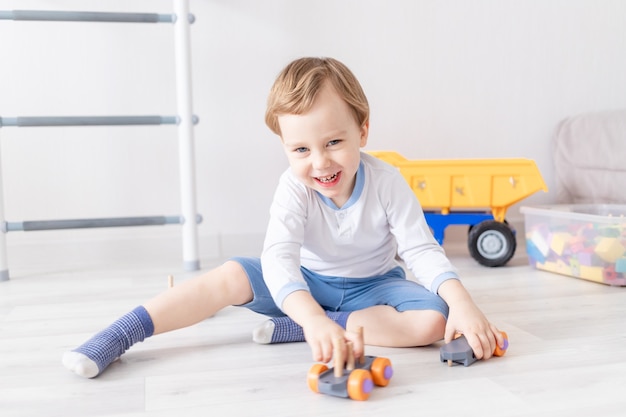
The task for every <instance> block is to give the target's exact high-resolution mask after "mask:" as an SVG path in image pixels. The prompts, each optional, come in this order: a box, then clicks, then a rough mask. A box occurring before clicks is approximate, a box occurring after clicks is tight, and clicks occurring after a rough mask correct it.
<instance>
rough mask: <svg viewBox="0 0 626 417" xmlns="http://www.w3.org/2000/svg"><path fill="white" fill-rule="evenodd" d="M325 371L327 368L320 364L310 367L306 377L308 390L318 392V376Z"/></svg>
mask: <svg viewBox="0 0 626 417" xmlns="http://www.w3.org/2000/svg"><path fill="white" fill-rule="evenodd" d="M327 370H328V366H326V365H324V364H322V363H316V364H315V365H313V366H312V367H311V369H310V370H309V373H308V374H307V377H306V382H307V384H308V385H309V388H310V389H311V391H313V392H320V390H319V387H318V386H317V383H318V382H319V380H320V375H321V374H322V373H324V372H326V371H327Z"/></svg>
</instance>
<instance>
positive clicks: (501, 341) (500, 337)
mask: <svg viewBox="0 0 626 417" xmlns="http://www.w3.org/2000/svg"><path fill="white" fill-rule="evenodd" d="M491 331H492V332H493V334H494V336H495V337H496V344H497V345H498V346H499V347H500V349H504V334H503V333H502V332H501V331H500V330H498V328H497V327H496V326H494V325H493V324H492V325H491Z"/></svg>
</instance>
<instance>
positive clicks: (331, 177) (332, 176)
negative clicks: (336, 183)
mask: <svg viewBox="0 0 626 417" xmlns="http://www.w3.org/2000/svg"><path fill="white" fill-rule="evenodd" d="M335 178H337V174H333V175H331V176H330V177H324V178H322V177H318V180H319V181H320V182H331V181H333V180H334V179H335Z"/></svg>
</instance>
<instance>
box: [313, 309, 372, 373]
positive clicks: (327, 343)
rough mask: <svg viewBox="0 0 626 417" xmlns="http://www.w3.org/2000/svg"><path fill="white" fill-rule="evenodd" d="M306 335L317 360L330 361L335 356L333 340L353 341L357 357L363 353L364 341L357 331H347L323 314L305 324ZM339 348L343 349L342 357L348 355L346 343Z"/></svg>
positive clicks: (314, 358)
mask: <svg viewBox="0 0 626 417" xmlns="http://www.w3.org/2000/svg"><path fill="white" fill-rule="evenodd" d="M302 328H303V330H304V337H305V338H306V341H307V343H308V344H309V346H310V347H311V353H312V354H313V360H314V361H317V362H325V363H326V362H329V361H330V360H331V358H332V357H333V341H334V340H342V341H346V342H348V341H350V342H352V347H353V349H354V356H355V358H359V357H361V356H362V355H363V341H362V338H360V337H359V335H357V334H356V333H352V332H347V331H345V330H344V329H343V328H342V327H341V326H339V325H338V324H337V323H335V322H334V321H332V320H331V319H329V318H328V317H326V315H325V314H324V315H323V316H315V317H312V318H310V320H308V321H307V322H306V323H305V324H304V326H302ZM338 348H340V349H343V350H344V351H343V352H341V354H342V357H344V358H345V357H347V354H348V352H347V351H346V349H348V347H347V346H346V344H345V343H341V344H339V346H338Z"/></svg>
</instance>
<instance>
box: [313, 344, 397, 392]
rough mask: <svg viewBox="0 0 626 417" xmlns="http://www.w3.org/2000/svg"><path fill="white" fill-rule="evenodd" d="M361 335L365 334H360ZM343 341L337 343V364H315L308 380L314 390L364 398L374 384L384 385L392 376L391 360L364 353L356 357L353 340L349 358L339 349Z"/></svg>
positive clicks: (335, 351)
mask: <svg viewBox="0 0 626 417" xmlns="http://www.w3.org/2000/svg"><path fill="white" fill-rule="evenodd" d="M361 337H362V334H361ZM342 343H345V342H343V341H335V343H334V352H333V359H334V367H333V368H330V369H329V368H328V366H326V365H324V364H320V363H318V364H315V365H313V366H312V367H311V369H310V370H309V373H308V375H307V383H308V385H309V388H310V389H311V390H312V391H313V392H318V393H320V394H327V395H333V396H335V397H343V398H351V399H353V400H358V401H364V400H367V399H368V398H369V396H370V393H371V392H372V390H373V389H374V386H375V385H376V386H380V387H385V386H387V385H388V384H389V381H390V380H391V377H392V376H393V368H392V366H391V361H390V360H389V359H387V358H382V357H376V356H362V357H361V358H359V360H355V358H354V351H353V348H352V344H351V343H349V342H348V343H347V346H346V347H347V351H348V357H347V358H344V357H343V355H342V354H341V352H342V349H340V347H341V344H342Z"/></svg>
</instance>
